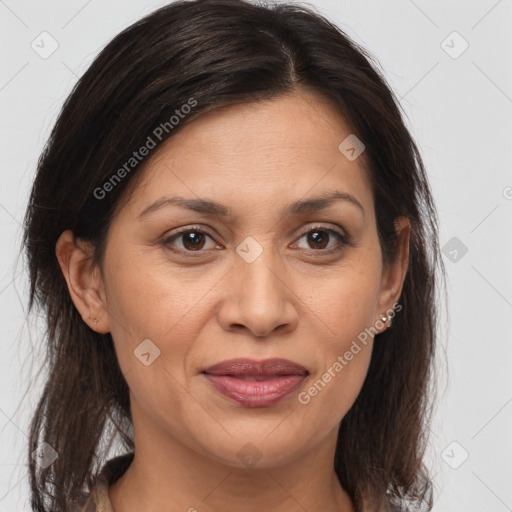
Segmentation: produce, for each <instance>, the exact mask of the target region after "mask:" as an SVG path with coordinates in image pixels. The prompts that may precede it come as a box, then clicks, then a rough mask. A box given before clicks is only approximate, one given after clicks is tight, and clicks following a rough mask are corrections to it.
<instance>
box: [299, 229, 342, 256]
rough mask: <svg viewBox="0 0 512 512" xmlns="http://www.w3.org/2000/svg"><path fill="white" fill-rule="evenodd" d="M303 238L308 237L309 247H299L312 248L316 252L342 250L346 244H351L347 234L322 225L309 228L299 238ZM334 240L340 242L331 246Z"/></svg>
mask: <svg viewBox="0 0 512 512" xmlns="http://www.w3.org/2000/svg"><path fill="white" fill-rule="evenodd" d="M303 238H305V239H306V243H307V244H308V245H309V247H299V249H305V250H312V251H314V252H322V253H331V252H336V251H340V250H342V249H343V248H344V247H345V246H346V245H350V242H349V239H348V237H347V236H346V235H345V234H343V233H341V232H339V231H337V230H335V229H329V228H326V227H322V226H315V227H314V228H312V229H309V230H308V231H306V232H305V233H303V234H302V236H301V237H300V238H299V240H301V239H303ZM333 240H334V241H336V240H337V241H338V244H335V245H334V246H332V244H331V247H328V246H329V244H330V243H331V242H332V241H333Z"/></svg>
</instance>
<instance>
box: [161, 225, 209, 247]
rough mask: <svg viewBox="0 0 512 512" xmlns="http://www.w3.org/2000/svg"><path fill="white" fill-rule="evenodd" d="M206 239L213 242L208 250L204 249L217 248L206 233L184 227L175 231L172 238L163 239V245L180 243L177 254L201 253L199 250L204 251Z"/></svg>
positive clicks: (194, 228)
mask: <svg viewBox="0 0 512 512" xmlns="http://www.w3.org/2000/svg"><path fill="white" fill-rule="evenodd" d="M208 238H209V239H210V240H211V241H212V242H213V245H212V246H211V247H209V248H208V247H206V249H215V248H217V247H219V245H218V244H216V243H215V241H214V240H213V238H212V237H211V236H210V235H209V234H208V233H206V232H205V231H203V230H201V229H198V228H196V227H186V228H183V229H181V230H179V231H177V232H176V233H174V234H173V235H172V236H170V237H167V238H165V239H164V240H163V244H164V245H175V241H177V242H181V247H180V246H179V245H178V252H182V253H186V252H189V253H190V252H202V251H201V250H202V249H205V245H206V242H207V239H208Z"/></svg>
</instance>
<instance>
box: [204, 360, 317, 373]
mask: <svg viewBox="0 0 512 512" xmlns="http://www.w3.org/2000/svg"><path fill="white" fill-rule="evenodd" d="M203 373H207V374H208V375H232V376H235V377H236V376H255V377H258V376H270V375H307V374H308V371H307V370H306V368H304V367H303V366H301V365H300V364H297V363H294V362H293V361H289V360H288V359H280V358H274V359H263V360H261V361H257V360H255V359H230V360H229V361H222V362H220V363H217V364H215V365H213V366H210V367H208V368H206V369H204V370H203Z"/></svg>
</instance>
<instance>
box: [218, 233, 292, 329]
mask: <svg viewBox="0 0 512 512" xmlns="http://www.w3.org/2000/svg"><path fill="white" fill-rule="evenodd" d="M272 243H273V242H272V239H271V237H266V238H265V240H263V238H261V239H260V241H257V240H256V239H254V238H251V237H248V238H247V239H245V240H244V241H243V242H242V243H240V244H239V245H238V247H237V249H236V252H237V254H236V257H235V263H234V268H233V271H232V273H231V276H232V277H231V279H232V281H231V285H230V286H231V291H230V293H229V294H228V296H229V297H230V298H229V299H228V303H227V304H224V306H223V307H222V308H221V311H220V313H219V320H220V321H221V322H222V323H223V324H224V325H223V327H224V328H225V329H232V328H233V326H235V325H237V326H240V325H242V326H245V327H246V328H248V329H249V330H251V331H252V332H253V334H254V335H255V336H266V335H268V334H269V333H270V332H272V331H273V330H274V329H276V328H277V327H280V326H282V325H288V326H289V327H293V326H294V325H295V322H296V316H297V315H296V312H295V310H294V307H293V304H292V303H291V302H290V295H293V294H291V292H290V290H288V288H287V285H286V283H285V273H284V272H283V268H282V265H281V262H280V260H279V254H278V251H276V250H275V249H274V247H273V246H272Z"/></svg>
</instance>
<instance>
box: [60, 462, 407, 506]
mask: <svg viewBox="0 0 512 512" xmlns="http://www.w3.org/2000/svg"><path fill="white" fill-rule="evenodd" d="M133 456H134V453H133V452H130V453H126V454H124V455H120V456H118V457H114V458H113V459H110V460H109V461H107V462H106V463H105V465H104V466H103V469H102V470H101V472H100V474H99V475H98V476H97V478H96V480H95V482H94V484H95V485H94V487H93V490H92V491H91V493H90V494H88V495H87V496H84V497H83V498H82V499H81V500H80V501H79V502H78V503H76V504H74V505H73V506H72V507H71V508H70V509H69V512H115V510H114V508H113V507H112V503H111V502H110V498H109V496H108V489H109V486H110V485H111V484H113V483H114V482H115V481H116V480H117V479H118V478H120V477H121V475H123V473H124V472H125V471H126V470H127V469H128V466H129V465H130V464H131V462H132V460H133ZM416 510H417V509H416ZM391 511H392V512H410V509H409V508H407V507H403V508H401V507H399V506H394V507H393V506H391Z"/></svg>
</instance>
